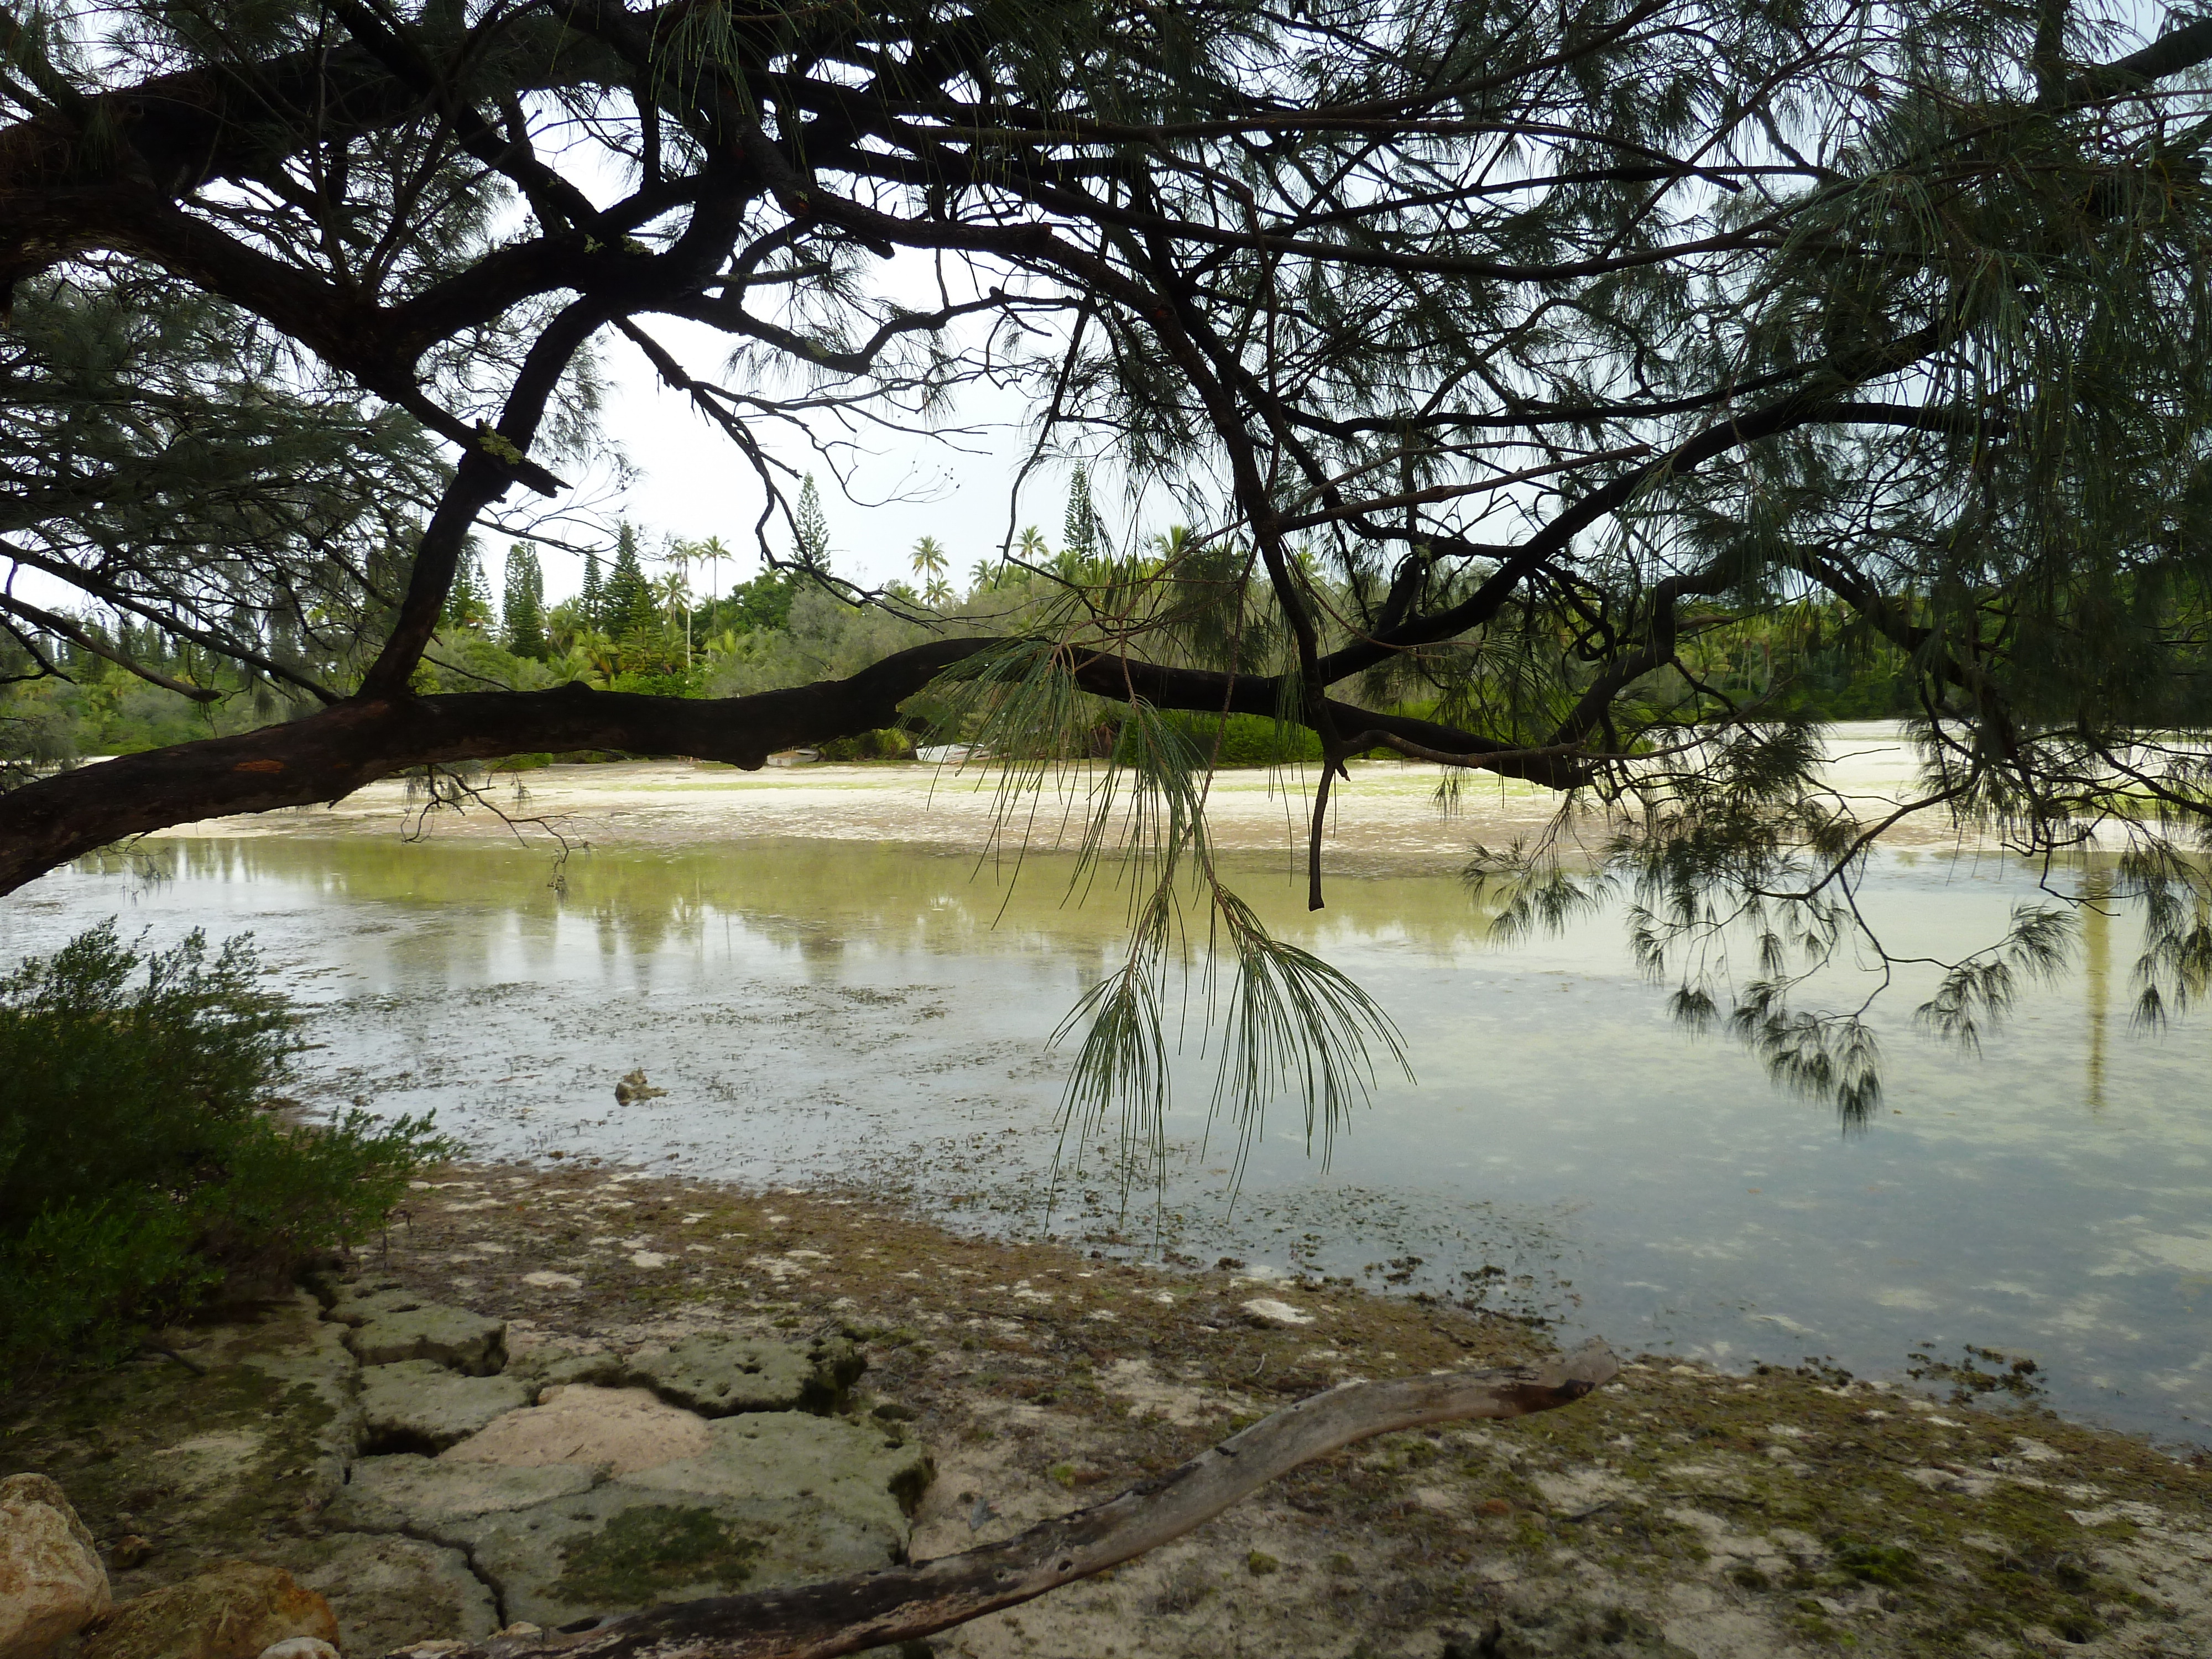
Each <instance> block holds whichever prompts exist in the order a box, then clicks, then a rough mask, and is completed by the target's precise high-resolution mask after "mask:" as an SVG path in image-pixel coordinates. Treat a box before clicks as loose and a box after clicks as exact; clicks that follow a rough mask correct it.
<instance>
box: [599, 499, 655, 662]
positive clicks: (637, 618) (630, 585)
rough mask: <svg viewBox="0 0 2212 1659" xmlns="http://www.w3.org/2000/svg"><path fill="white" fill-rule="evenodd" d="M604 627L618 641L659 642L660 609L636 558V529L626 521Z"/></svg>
mask: <svg viewBox="0 0 2212 1659" xmlns="http://www.w3.org/2000/svg"><path fill="white" fill-rule="evenodd" d="M605 605H606V622H605V629H606V631H607V633H608V634H609V635H611V637H612V638H614V639H616V640H619V641H641V640H650V639H657V638H658V637H659V634H660V607H659V605H656V604H655V603H654V602H653V584H652V583H651V582H649V581H647V580H646V574H645V567H644V566H643V565H641V563H639V562H638V556H637V529H636V526H634V525H632V524H630V523H629V522H628V521H627V520H625V521H624V522H623V526H622V529H621V531H620V532H619V533H618V534H617V537H616V538H615V568H614V573H613V574H611V575H610V576H609V577H608V578H607V587H606V597H605Z"/></svg>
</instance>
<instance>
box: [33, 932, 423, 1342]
mask: <svg viewBox="0 0 2212 1659" xmlns="http://www.w3.org/2000/svg"><path fill="white" fill-rule="evenodd" d="M263 981H264V974H263V972H262V969H261V966H260V963H259V960H258V957H257V956H256V954H255V952H254V951H253V948H252V944H251V942H250V940H248V939H233V940H231V941H230V942H229V943H228V944H227V945H224V946H223V947H222V950H221V951H217V952H214V953H212V954H210V951H209V949H208V945H207V941H206V939H205V937H204V935H202V934H200V933H192V934H191V935H190V936H189V937H188V938H186V939H185V941H184V942H183V943H182V944H180V945H178V946H177V947H176V948H175V949H173V950H171V951H154V952H151V953H147V952H142V951H140V950H139V949H138V948H137V946H136V945H126V944H125V943H123V942H122V941H121V940H120V939H118V937H117V935H116V931H115V925H114V923H113V922H112V921H110V922H108V923H106V924H105V925H103V926H101V927H96V928H94V929H93V930H91V931H90V932H88V933H82V934H80V935H79V936H78V937H77V938H76V939H72V940H71V941H70V943H69V944H68V945H64V947H63V948H62V949H61V950H59V951H56V952H55V953H54V954H53V955H52V956H51V957H45V958H41V959H38V960H34V961H32V962H29V963H25V964H24V965H23V966H22V967H21V968H20V969H17V970H16V971H15V973H13V974H11V975H8V976H6V977H5V978H0V1378H14V1377H18V1376H21V1375H23V1374H26V1373H27V1372H28V1371H30V1370H34V1369H37V1368H40V1367H41V1366H45V1365H52V1364H65V1363H71V1362H89V1363H95V1364H97V1363H104V1362H112V1361H113V1360H115V1359H118V1358H122V1357H123V1356H125V1355H127V1354H128V1353H130V1352H131V1351H132V1350H133V1349H134V1348H135V1347H136V1346H137V1345H138V1343H139V1342H140V1340H142V1339H143V1336H144V1334H145V1333H146V1330H147V1328H149V1326H151V1325H155V1324H158V1323H161V1322H166V1321H168V1320H172V1319H174V1318H176V1317H178V1316H180V1315H183V1314H185V1313H188V1312H190V1311H191V1310H193V1309H194V1308H196V1307H198V1306H201V1305H204V1304H207V1303H209V1302H210V1301H213V1300H216V1299H218V1298H220V1297H223V1296H224V1295H225V1294H227V1293H240V1292H250V1291H262V1290H266V1289H269V1288H271V1287H273V1286H274V1285H278V1284H281V1283H282V1282H283V1280H284V1279H285V1278H286V1276H287V1275H288V1274H289V1273H290V1272H291V1271H292V1270H293V1268H295V1267H296V1266H297V1265H298V1264H299V1263H300V1262H301V1261H302V1260H303V1259H305V1258H307V1257H308V1256H311V1255H316V1254H319V1253H321V1252H324V1251H327V1250H329V1249H332V1248H334V1247H337V1246H339V1245H344V1244H349V1243H354V1242H356V1241H357V1240H359V1239H361V1238H362V1237H365V1236H366V1235H368V1233H370V1232H372V1231H374V1230H375V1229H376V1228H377V1227H378V1226H380V1225H381V1224H382V1223H383V1221H384V1220H385V1218H386V1217H387V1216H388V1215H389V1214H390V1213H391V1212H392V1207H393V1206H394V1205H396V1204H397V1203H398V1200H399V1199H400V1196H401V1195H402V1194H404V1192H405V1191H406V1189H407V1182H408V1180H409V1178H410V1176H413V1175H414V1174H416V1171H417V1170H420V1169H422V1167H424V1166H425V1165H427V1164H434V1163H439V1162H442V1161H444V1160H445V1159H447V1158H451V1157H453V1156H455V1155H456V1154H457V1153H458V1152H459V1151H460V1148H459V1146H458V1145H457V1144H456V1143H454V1142H453V1141H452V1140H449V1139H447V1138H445V1137H443V1136H441V1135H439V1134H437V1133H435V1132H434V1130H433V1128H432V1127H431V1123H430V1120H429V1119H428V1117H423V1118H408V1117H402V1118H398V1119H395V1120H392V1121H382V1120H380V1119H378V1118H376V1117H374V1115H371V1114H370V1113H368V1112H367V1111H366V1110H363V1109H361V1108H359V1107H358V1106H356V1108H354V1109H351V1110H349V1111H347V1112H344V1113H343V1114H341V1115H338V1116H337V1119H336V1120H335V1121H331V1122H329V1123H326V1124H317V1125H302V1124H296V1123H292V1122H289V1121H286V1120H285V1118H284V1117H283V1115H282V1108H281V1103H277V1102H276V1101H275V1099H274V1097H273V1091H274V1090H275V1089H276V1085H278V1084H279V1083H281V1082H282V1081H283V1079H284V1077H285V1076H286V1074H287V1073H289V1069H290V1066H291V1063H292V1060H293V1058H294V1056H295V1054H297V1053H298V1052H299V1050H300V1047H301V1044H300V1041H299V1038H298V1036H297V1034H296V1033H297V1018H296V1016H295V1014H294V1013H293V1012H292V1010H291V1008H290V1007H289V1004H288V1003H287V1001H286V1000H285V999H284V998H283V996H282V995H280V994H276V993H274V992H271V991H270V990H268V989H267V988H265V987H264V982H263Z"/></svg>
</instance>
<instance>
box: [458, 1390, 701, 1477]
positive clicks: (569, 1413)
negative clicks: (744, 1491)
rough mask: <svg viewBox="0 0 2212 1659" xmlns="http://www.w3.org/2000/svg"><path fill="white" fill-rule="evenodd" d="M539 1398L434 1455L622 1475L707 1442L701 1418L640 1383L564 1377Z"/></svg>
mask: <svg viewBox="0 0 2212 1659" xmlns="http://www.w3.org/2000/svg"><path fill="white" fill-rule="evenodd" d="M541 1398H542V1399H543V1400H544V1402H545V1403H544V1405H542V1406H536V1407H532V1408H531V1409H529V1410H528V1411H519V1412H509V1413H507V1415H506V1416H504V1417H502V1418H500V1419H497V1420H496V1421H495V1422H493V1423H492V1424H491V1425H489V1426H488V1427H487V1428H485V1429H484V1431H483V1432H482V1433H481V1434H476V1435H471V1437H469V1438H468V1439H466V1440H464V1441H462V1442H461V1443H459V1445H457V1446H453V1447H450V1448H448V1449H447V1451H446V1452H445V1453H444V1454H443V1456H442V1459H441V1461H443V1462H454V1463H497V1464H504V1465H507V1466H508V1467H510V1468H531V1467H535V1466H538V1465H543V1464H549V1463H573V1464H577V1465H580V1466H582V1467H584V1468H605V1469H607V1470H609V1471H611V1473H613V1474H627V1473H628V1472H629V1471H630V1470H632V1469H642V1468H651V1467H652V1466H653V1464H655V1463H665V1462H668V1461H669V1460H670V1459H671V1458H676V1457H690V1456H694V1455H697V1454H698V1453H700V1452H702V1451H704V1450H705V1449H707V1443H708V1442H707V1424H706V1421H705V1419H702V1418H701V1417H699V1416H697V1415H696V1413H691V1412H687V1411H681V1410H678V1408H677V1407H673V1406H669V1405H664V1404H663V1403H662V1402H661V1401H659V1400H656V1399H655V1398H653V1395H652V1394H651V1393H650V1392H649V1391H648V1390H647V1389H594V1388H586V1387H583V1386H581V1385H578V1384H569V1385H566V1386H562V1387H559V1388H551V1389H546V1390H545V1392H544V1395H542V1396H541Z"/></svg>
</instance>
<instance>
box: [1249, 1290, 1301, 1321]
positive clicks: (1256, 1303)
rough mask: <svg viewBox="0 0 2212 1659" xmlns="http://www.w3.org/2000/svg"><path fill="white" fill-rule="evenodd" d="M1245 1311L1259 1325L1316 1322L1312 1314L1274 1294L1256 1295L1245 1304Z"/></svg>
mask: <svg viewBox="0 0 2212 1659" xmlns="http://www.w3.org/2000/svg"><path fill="white" fill-rule="evenodd" d="M1244 1311H1245V1312H1246V1313H1247V1314H1249V1316H1251V1318H1252V1321H1253V1322H1254V1323H1255V1324H1259V1325H1310V1324H1312V1323H1313V1322H1314V1316H1312V1315H1311V1314H1310V1313H1305V1312H1304V1311H1302V1310H1299V1309H1297V1308H1294V1307H1292V1306H1291V1304H1289V1303H1287V1302H1279V1301H1278V1300H1276V1299H1275V1298H1274V1297H1272V1296H1255V1297H1253V1298H1252V1299H1251V1300H1250V1301H1249V1302H1247V1303H1246V1304H1244Z"/></svg>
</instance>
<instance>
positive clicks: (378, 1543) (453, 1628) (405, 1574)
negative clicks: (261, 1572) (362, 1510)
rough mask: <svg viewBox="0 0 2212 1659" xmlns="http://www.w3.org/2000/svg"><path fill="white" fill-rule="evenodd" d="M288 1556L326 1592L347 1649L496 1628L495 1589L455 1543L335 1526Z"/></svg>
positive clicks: (366, 1651) (383, 1647)
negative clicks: (336, 1529) (339, 1529)
mask: <svg viewBox="0 0 2212 1659" xmlns="http://www.w3.org/2000/svg"><path fill="white" fill-rule="evenodd" d="M538 1496H539V1498H541V1499H542V1498H543V1497H544V1493H543V1492H540V1493H539V1494H538ZM287 1563H288V1565H289V1566H290V1567H291V1569H292V1574H293V1577H295V1578H297V1579H298V1580H299V1581H300V1583H302V1584H305V1585H306V1586H307V1588H308V1589H313V1590H319V1591H320V1592H321V1593H322V1594H323V1595H324V1596H325V1597H326V1598H327V1599H328V1600H329V1601H330V1604H331V1613H334V1614H335V1615H336V1616H337V1621H338V1645H339V1646H340V1647H341V1648H342V1649H343V1650H344V1651H345V1652H347V1653H349V1654H354V1655H357V1656H366V1655H372V1654H380V1653H389V1652H390V1651H392V1649H394V1648H396V1647H398V1646H399V1645H400V1644H402V1643H404V1642H410V1641H413V1640H415V1639H416V1638H420V1637H422V1636H424V1635H428V1634H435V1635H438V1636H443V1637H458V1638H463V1639H465V1640H470V1641H474V1640H477V1639H478V1638H483V1637H486V1636H489V1635H491V1634H492V1633H493V1632H495V1631H496V1630H497V1629H498V1628H499V1609H498V1607H496V1606H495V1604H494V1602H493V1601H492V1595H491V1591H490V1590H489V1589H487V1588H486V1587H485V1585H484V1583H483V1580H482V1579H480V1578H478V1577H477V1576H476V1575H475V1574H474V1573H473V1572H471V1571H469V1563H468V1558H467V1557H465V1556H464V1555H463V1554H462V1553H460V1552H459V1550H457V1549H451V1548H448V1547H445V1546H442V1545H438V1544H426V1543H423V1542H422V1541H420V1540H418V1539H414V1538H395V1537H382V1536H377V1535H374V1534H368V1533H359V1532H338V1533H328V1534H325V1535H324V1536H322V1537H320V1538H317V1539H312V1540H303V1541H301V1543H300V1544H299V1545H298V1546H297V1547H295V1549H293V1550H292V1551H290V1552H289V1553H288V1555H287Z"/></svg>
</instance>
